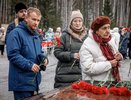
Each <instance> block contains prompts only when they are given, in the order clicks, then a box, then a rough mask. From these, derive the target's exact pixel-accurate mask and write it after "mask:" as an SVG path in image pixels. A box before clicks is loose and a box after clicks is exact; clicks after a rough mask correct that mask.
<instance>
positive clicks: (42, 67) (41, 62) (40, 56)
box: [37, 54, 46, 71]
mask: <svg viewBox="0 0 131 100" xmlns="http://www.w3.org/2000/svg"><path fill="white" fill-rule="evenodd" d="M45 59H46V57H45V56H44V55H42V54H39V55H38V56H37V60H38V63H39V67H40V70H43V71H45V70H46V66H44V60H45Z"/></svg>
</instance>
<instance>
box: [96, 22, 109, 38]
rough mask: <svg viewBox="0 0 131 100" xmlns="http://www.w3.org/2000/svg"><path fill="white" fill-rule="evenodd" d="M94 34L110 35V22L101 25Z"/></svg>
mask: <svg viewBox="0 0 131 100" xmlns="http://www.w3.org/2000/svg"><path fill="white" fill-rule="evenodd" d="M96 34H97V35H99V36H100V37H101V38H105V39H106V38H109V36H110V24H105V25H103V26H102V27H100V28H99V29H98V30H97V31H96Z"/></svg>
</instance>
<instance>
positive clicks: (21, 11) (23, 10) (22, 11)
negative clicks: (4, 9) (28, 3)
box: [19, 9, 27, 13]
mask: <svg viewBox="0 0 131 100" xmlns="http://www.w3.org/2000/svg"><path fill="white" fill-rule="evenodd" d="M19 12H20V13H24V12H25V13H26V12H27V10H26V9H22V10H20V11H19Z"/></svg>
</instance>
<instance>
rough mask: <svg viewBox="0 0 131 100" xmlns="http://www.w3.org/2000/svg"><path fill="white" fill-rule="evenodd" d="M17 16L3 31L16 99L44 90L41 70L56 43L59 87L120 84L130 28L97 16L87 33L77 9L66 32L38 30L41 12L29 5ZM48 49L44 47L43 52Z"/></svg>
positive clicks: (130, 48)
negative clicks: (113, 82) (115, 25)
mask: <svg viewBox="0 0 131 100" xmlns="http://www.w3.org/2000/svg"><path fill="white" fill-rule="evenodd" d="M15 12H16V16H17V17H16V18H15V20H14V21H13V22H11V23H10V24H9V25H8V28H7V31H5V28H4V27H1V28H0V50H1V55H4V48H5V44H6V50H7V57H8V60H9V74H8V81H9V86H8V87H9V91H13V94H14V100H21V99H24V98H27V97H30V96H33V95H34V94H35V93H38V91H39V85H40V83H41V71H45V70H46V66H47V65H48V63H49V60H48V55H46V54H45V52H47V51H46V50H47V48H46V49H45V47H48V46H50V45H48V44H46V45H45V43H53V49H54V52H53V53H54V56H55V57H56V58H57V59H58V63H57V67H56V71H55V79H54V80H55V83H54V88H61V87H65V86H69V85H71V84H72V83H73V82H76V81H79V80H88V81H103V80H104V81H107V80H108V81H121V77H120V75H119V70H118V68H119V67H120V64H119V63H120V61H121V60H123V59H127V57H129V59H131V29H130V28H126V27H114V28H113V29H112V30H111V29H110V25H111V20H110V18H109V17H107V16H98V17H97V18H96V19H94V20H93V21H92V23H91V26H90V29H89V30H87V28H86V26H85V25H84V18H83V15H82V13H81V12H80V10H74V11H72V13H71V15H70V20H69V23H68V25H67V28H66V29H65V30H63V31H62V30H61V28H60V27H57V28H56V30H55V32H54V31H53V28H51V27H50V28H48V29H47V31H45V30H43V29H41V28H38V26H39V23H40V20H41V17H42V15H41V11H40V10H39V9H38V8H35V7H29V8H27V7H26V5H25V4H23V3H18V4H16V6H15ZM43 48H44V49H43Z"/></svg>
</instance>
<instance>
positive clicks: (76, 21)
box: [71, 17, 83, 29]
mask: <svg viewBox="0 0 131 100" xmlns="http://www.w3.org/2000/svg"><path fill="white" fill-rule="evenodd" d="M71 24H72V26H73V27H74V28H75V29H81V27H82V25H83V20H82V19H81V18H79V17H77V18H74V19H73V20H72V23H71Z"/></svg>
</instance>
